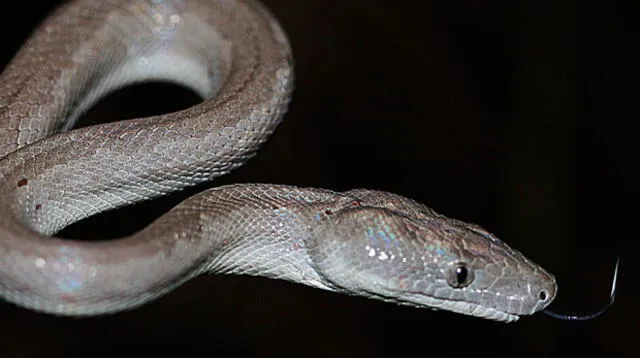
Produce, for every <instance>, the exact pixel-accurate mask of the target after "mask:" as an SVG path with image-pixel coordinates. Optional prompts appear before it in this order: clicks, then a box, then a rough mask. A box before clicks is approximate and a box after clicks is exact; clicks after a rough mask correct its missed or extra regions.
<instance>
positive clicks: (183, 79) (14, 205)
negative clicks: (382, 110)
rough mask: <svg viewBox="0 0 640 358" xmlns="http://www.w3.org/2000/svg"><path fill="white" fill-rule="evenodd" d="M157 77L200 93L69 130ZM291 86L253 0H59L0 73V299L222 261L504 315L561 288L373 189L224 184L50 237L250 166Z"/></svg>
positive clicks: (46, 307)
mask: <svg viewBox="0 0 640 358" xmlns="http://www.w3.org/2000/svg"><path fill="white" fill-rule="evenodd" d="M148 80H162V81H166V82H172V83H176V84H179V85H182V86H185V87H188V88H190V89H192V90H194V91H195V92H196V93H198V94H199V95H200V96H201V97H202V98H203V101H202V102H201V103H199V104H197V105H194V106H192V107H190V108H187V109H185V110H181V111H177V112H175V113H167V114H163V115H159V116H152V117H147V118H137V119H131V120H124V121H119V122H113V123H105V124H100V125H96V126H91V127H86V128H79V129H72V128H73V125H74V122H75V121H76V120H77V119H78V118H79V116H80V115H81V114H82V113H83V112H85V111H86V110H87V109H88V108H89V107H90V106H91V105H92V104H94V103H95V102H96V101H98V100H99V99H101V98H102V97H104V96H105V95H106V94H108V93H111V92H112V91H114V90H116V89H118V88H122V87H123V86H127V85H130V84H134V83H138V82H142V81H148ZM292 89H293V61H292V55H291V49H290V45H289V43H288V40H287V37H286V35H285V33H284V32H283V30H282V29H281V27H280V25H279V24H278V22H277V21H276V20H275V19H274V17H273V16H272V15H271V14H270V13H269V12H268V10H266V9H265V8H264V6H263V5H261V4H260V3H258V2H256V1H250V0H172V1H170V0H131V1H125V0H104V1H94V0H74V1H70V2H69V3H67V4H66V5H64V6H62V7H60V8H59V9H57V10H56V11H55V12H54V13H53V14H52V15H51V16H49V17H48V18H47V19H46V20H45V21H44V23H43V24H42V25H41V26H40V27H39V28H38V29H37V30H36V31H35V32H34V34H33V35H32V36H31V37H30V38H29V39H28V40H27V42H26V43H25V44H24V46H23V48H22V49H21V50H20V51H19V52H18V53H17V55H16V56H15V58H14V59H13V60H12V62H11V63H10V64H9V65H8V66H7V68H6V69H5V70H4V72H3V74H2V77H1V78H0V158H1V159H0V191H1V193H0V258H1V259H2V265H1V266H0V297H2V298H3V299H4V300H7V301H9V302H12V303H14V304H16V305H19V306H22V307H25V308H29V309H33V310H36V311H40V312H46V313H50V314H57V315H77V316H87V315H97V314H104V313H113V312H118V311H121V310H126V309H132V308H134V307H137V306H140V305H142V304H144V303H146V302H148V301H150V300H152V299H154V298H157V297H159V296H161V295H162V294H164V293H167V292H169V291H170V290H172V289H174V288H175V287H177V286H179V285H180V284H182V283H184V282H185V281H187V280H189V279H191V278H193V277H195V276H197V275H201V274H205V273H218V274H246V275H258V276H264V277H269V278H277V279H284V280H289V281H293V282H297V283H301V284H306V285H309V286H313V287H316V288H320V289H325V290H330V291H335V292H340V293H344V294H349V295H361V296H366V297H370V298H376V299H381V300H384V301H389V302H395V303H398V304H406V305H413V306H418V307H426V308H432V309H440V310H447V311H453V312H458V313H462V314H467V315H473V316H477V317H484V318H489V319H493V320H499V321H505V322H511V321H515V320H517V319H518V317H519V316H521V315H529V314H533V313H535V312H538V311H540V310H543V309H544V308H545V307H547V305H549V303H551V301H552V300H553V299H554V297H555V295H556V291H557V286H556V282H555V279H554V278H553V276H552V275H550V274H549V273H547V272H546V271H545V270H543V269H542V268H541V267H539V266H538V265H537V264H535V263H533V262H531V261H530V260H528V259H526V258H525V257H524V256H523V255H522V254H520V253H519V252H518V251H516V250H514V249H512V248H510V247H508V246H507V245H506V244H505V243H504V242H502V241H500V240H499V239H497V238H496V237H494V236H493V235H492V234H490V233H488V232H487V231H486V230H484V229H482V228H480V227H479V226H476V225H472V224H467V223H464V222H461V221H458V220H454V219H450V218H447V217H445V216H442V215H440V214H438V213H436V212H434V211H433V210H431V209H429V208H427V207H426V206H424V205H422V204H420V203H417V202H415V201H413V200H411V199H407V198H404V197H401V196H399V195H395V194H391V193H386V192H381V191H375V190H366V189H356V190H351V191H347V192H333V191H330V190H323V189H313V188H301V187H293V186H284V185H269V184H235V185H228V186H222V187H218V188H214V189H210V190H208V191H205V192H202V193H200V194H197V195H195V196H193V197H191V198H189V199H187V200H185V201H184V202H182V203H181V204H179V205H177V206H176V207H175V208H173V209H172V210H171V211H169V212H168V213H166V214H165V215H163V216H161V217H160V218H158V219H157V220H156V221H154V222H153V223H152V224H151V225H149V226H148V227H146V228H144V229H143V230H141V231H140V232H138V233H136V234H134V235H133V236H130V237H125V238H120V239H116V240H110V241H73V240H65V239H61V238H55V237H52V235H55V233H56V232H58V231H59V230H61V229H62V228H64V227H65V226H67V225H69V224H71V223H74V222H76V221H78V220H81V219H83V218H86V217H88V216H91V215H94V214H96V213H100V212H102V211H106V210H111V209H115V208H118V207H121V206H123V205H129V204H133V203H136V202H140V201H143V200H148V199H151V198H154V197H158V196H161V195H164V194H167V193H170V192H173V191H176V190H180V189H182V188H185V187H188V186H192V185H195V184H198V183H201V182H204V181H209V180H211V179H213V178H215V177H218V176H220V175H223V174H225V173H228V172H229V171H231V170H233V169H234V168H237V167H238V166H240V165H242V164H243V163H244V162H245V161H246V160H247V159H248V158H250V157H251V156H252V155H254V154H255V152H256V151H257V149H258V147H259V146H260V145H261V144H262V143H263V142H264V141H265V140H266V139H267V137H268V136H269V135H270V134H271V133H272V132H273V131H274V130H275V128H276V126H277V125H278V123H279V121H280V120H281V118H282V117H283V115H284V113H285V112H286V109H287V106H288V103H289V101H290V97H291V93H292Z"/></svg>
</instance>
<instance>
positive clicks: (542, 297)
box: [538, 290, 549, 301]
mask: <svg viewBox="0 0 640 358" xmlns="http://www.w3.org/2000/svg"><path fill="white" fill-rule="evenodd" d="M547 297H549V295H548V294H547V291H545V290H542V291H540V292H538V299H539V300H540V301H546V300H547Z"/></svg>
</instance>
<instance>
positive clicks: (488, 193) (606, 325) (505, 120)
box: [0, 0, 640, 358]
mask: <svg viewBox="0 0 640 358" xmlns="http://www.w3.org/2000/svg"><path fill="white" fill-rule="evenodd" d="M57 3H58V2H55V1H49V2H40V3H38V2H34V3H31V2H3V3H2V5H0V12H1V13H2V15H3V17H4V21H3V22H0V33H2V34H3V35H2V41H3V46H2V52H1V54H2V56H1V57H0V61H1V62H2V63H6V62H7V61H9V60H10V58H11V57H12V56H13V54H14V53H15V51H16V50H17V49H18V48H19V46H20V44H21V43H22V42H23V41H24V39H25V38H26V37H27V36H28V35H29V33H30V31H32V30H33V28H34V27H35V26H36V24H37V23H38V22H39V21H41V20H42V19H43V17H44V16H45V15H46V14H47V13H48V12H49V11H50V10H51V9H52V8H53V7H54V6H55V5H56V4H57ZM266 3H267V5H268V6H269V7H270V8H271V9H272V11H273V12H274V13H275V14H276V15H277V17H278V18H279V19H280V20H281V22H282V25H283V27H284V28H285V29H286V31H287V33H288V35H289V37H290V40H291V43H292V46H293V50H294V57H295V59H296V76H297V78H296V84H297V85H296V88H297V89H296V92H295V97H294V100H293V102H292V105H291V109H290V111H289V113H288V115H287V116H286V117H285V120H284V122H283V124H282V125H281V126H280V127H279V128H278V130H277V131H276V133H275V135H274V136H273V137H272V138H271V139H270V140H269V141H268V143H267V144H266V145H265V146H264V148H263V150H261V151H260V153H259V155H258V156H257V157H255V158H254V159H252V160H251V161H250V162H249V163H248V164H247V165H246V166H244V167H243V168H241V169H239V170H237V171H235V172H234V173H232V174H231V175H228V176H226V177H224V178H221V179H220V180H217V181H216V182H215V183H213V185H221V184H226V183H234V182H266V183H284V184H296V185H303V186H315V187H324V188H329V189H334V190H343V189H349V188H353V187H368V188H376V189H383V190H387V191H393V192H397V193H400V194H403V195H405V196H408V197H411V198H414V199H417V200H419V201H421V202H425V203H427V204H428V205H429V206H431V207H433V208H435V209H436V210H438V211H439V212H442V213H443V214H446V215H448V216H452V217H456V218H459V219H462V220H465V221H471V222H476V223H478V224H481V225H482V226H484V227H486V228H487V229H489V230H490V231H492V232H494V233H495V234H496V235H497V236H498V237H500V238H502V239H503V240H505V241H506V242H508V243H509V244H510V245H511V246H513V247H515V248H517V249H519V250H520V251H522V252H524V253H525V254H526V255H527V256H528V257H530V258H531V259H533V260H534V261H536V262H538V263H539V264H541V265H543V266H544V267H545V268H547V269H548V270H549V271H551V272H553V273H554V274H555V275H556V278H557V279H558V283H559V287H560V291H559V295H558V298H557V299H556V302H555V303H554V304H553V305H552V307H553V308H554V309H555V310H557V311H588V310H594V309H596V308H599V307H600V305H602V304H604V303H605V302H606V300H607V294H608V290H609V285H610V279H611V274H612V269H613V264H614V261H615V258H616V256H617V255H620V256H621V258H622V266H621V275H620V282H619V283H620V285H619V286H620V289H619V296H618V299H617V302H616V304H615V305H614V306H613V307H612V308H611V309H610V310H609V311H608V312H607V313H606V314H605V315H604V316H602V317H601V318H598V319H596V320H593V321H588V322H563V321H557V320H553V319H551V318H549V317H546V316H544V315H540V314H539V315H535V316H532V317H523V318H522V319H521V320H520V321H518V322H517V323H515V324H509V325H505V324H501V323H495V322H490V321H484V320H481V319H475V318H468V317H464V316H461V315H456V314H450V313H444V312H433V311H430V310H420V309H415V308H408V307H396V306H393V305H390V304H385V303H381V302H377V301H373V300H367V299H363V298H354V297H343V296H340V295H337V294H332V293H328V292H323V291H320V290H314V289H311V288H307V287H303V286H299V285H294V284H289V283H285V282H278V281H273V280H266V279H260V278H249V277H218V276H210V277H202V278H199V279H196V280H194V281H192V282H190V283H188V284H186V285H185V286H183V287H181V288H179V289H177V290H176V291H174V292H172V293H171V294H169V295H167V296H165V297H163V298H162V299H160V300H159V301H156V302H154V303H151V304H148V305H146V306H144V307H142V308H140V309H137V310H135V311H132V312H126V313H121V314H117V315H112V316H106V317H99V318H91V319H68V318H56V317H51V316H47V315H41V314H36V313H33V312H30V311H26V310H23V309H19V308H16V307H14V306H13V305H10V304H7V303H4V302H0V357H39V356H66V357H72V356H83V357H85V356H133V355H137V356H151V355H152V354H159V353H160V354H163V353H166V354H174V355H179V356H216V357H223V356H248V357H270V356H280V357H302V356H304V357H372V358H373V357H384V356H387V357H403V356H409V355H417V356H433V355H438V356H442V355H445V354H446V355H449V356H461V357H469V356H484V355H487V356H492V357H497V356H502V355H504V356H522V357H525V356H531V357H546V356H566V355H567V354H572V355H573V354H580V353H588V354H591V355H596V356H605V355H606V356H631V355H632V353H633V352H634V351H636V348H635V346H636V345H634V344H633V343H634V342H633V341H632V337H637V329H638V328H640V324H639V323H638V322H640V314H639V312H638V308H637V307H638V302H640V290H639V289H638V287H637V284H638V282H637V280H634V278H635V277H636V276H637V273H636V272H635V271H636V270H635V260H636V256H637V253H634V252H633V250H634V247H635V246H636V245H635V242H636V241H637V236H638V233H637V230H636V227H637V221H638V219H637V209H636V205H635V204H636V202H637V195H635V194H636V192H637V190H636V185H637V182H638V175H637V173H636V170H635V169H636V166H637V149H636V143H635V142H636V141H637V135H636V133H635V131H634V127H633V126H632V124H633V122H632V119H635V117H636V116H635V115H632V114H631V113H630V109H631V103H632V92H633V93H635V94H637V91H633V90H632V87H631V83H632V80H631V76H632V72H633V71H635V70H636V67H637V64H634V65H636V66H633V67H632V62H631V59H630V56H629V55H630V53H629V52H630V47H631V46H632V45H630V44H632V43H635V42H637V41H635V40H634V41H632V40H631V38H630V36H628V35H627V32H628V26H629V25H630V22H631V17H630V15H629V12H630V9H628V8H624V7H623V6H622V4H621V3H616V2H615V1H605V0H602V1H599V2H588V1H580V2H577V1H565V0H556V1H552V0H548V1H535V2H533V1H532V2H527V1H513V2H506V3H504V4H503V3H502V2H499V1H495V0H488V1H475V0H468V1H452V2H446V1H402V0H396V1H376V0H368V1H367V0H279V1H275V0H273V1H267V2H266ZM633 100H635V98H633ZM194 101H196V99H195V98H194V96H193V95H192V94H191V93H190V92H188V91H186V90H183V89H180V88H176V87H175V86H169V85H153V86H151V85H150V86H136V87H134V88H131V89H128V90H124V91H121V92H119V93H117V94H115V95H112V96H110V97H109V98H108V99H106V100H104V101H102V102H101V103H100V104H98V105H97V106H96V108H94V110H92V111H91V114H90V115H89V116H88V117H89V119H88V120H91V118H93V119H96V118H99V119H101V120H105V119H106V120H115V119H121V118H125V117H132V116H137V115H149V114H152V113H157V112H163V111H172V110H175V109H177V108H181V107H184V106H188V105H190V104H192V103H194ZM87 123H89V122H87V121H85V122H84V125H86V124H87ZM193 192H194V191H193V190H189V191H188V193H187V194H191V193H193ZM179 199H180V195H173V196H171V197H170V198H168V199H162V200H156V201H153V202H151V203H147V204H143V205H138V206H136V207H134V208H133V209H128V210H121V211H117V212H115V213H113V214H108V215H101V216H99V217H97V218H96V219H93V220H87V221H86V222H83V223H80V224H78V225H75V226H74V228H72V229H69V230H67V231H65V232H64V233H63V234H64V235H65V236H68V237H87V236H90V235H94V236H95V232H97V233H98V235H99V236H101V237H112V236H119V235H123V234H126V233H129V232H131V231H135V230H137V229H139V228H140V227H142V226H144V225H146V223H148V222H149V221H150V220H152V218H153V217H155V216H157V215H159V214H160V213H161V212H162V211H166V210H167V209H168V208H170V207H171V206H172V205H175V203H176V202H177V201H178V200H179ZM88 230H91V231H88ZM88 232H93V233H94V234H89V233H88Z"/></svg>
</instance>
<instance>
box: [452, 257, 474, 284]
mask: <svg viewBox="0 0 640 358" xmlns="http://www.w3.org/2000/svg"><path fill="white" fill-rule="evenodd" d="M472 281H473V271H471V270H470V269H469V268H467V264H465V263H464V262H456V263H455V264H454V265H453V266H452V267H451V270H450V271H449V274H448V275H447V283H448V284H449V286H451V287H453V288H463V287H467V286H469V284H470V283H471V282H472Z"/></svg>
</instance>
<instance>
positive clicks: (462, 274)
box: [456, 265, 469, 286]
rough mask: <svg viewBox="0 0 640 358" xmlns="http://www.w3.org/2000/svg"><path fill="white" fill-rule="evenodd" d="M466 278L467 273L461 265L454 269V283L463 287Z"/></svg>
mask: <svg viewBox="0 0 640 358" xmlns="http://www.w3.org/2000/svg"><path fill="white" fill-rule="evenodd" d="M468 277H469V271H467V268H466V267H464V266H462V265H460V266H457V267H456V281H457V282H458V286H463V285H465V284H466V283H467V278H468Z"/></svg>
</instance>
